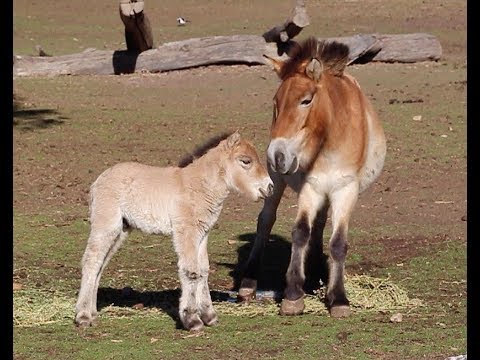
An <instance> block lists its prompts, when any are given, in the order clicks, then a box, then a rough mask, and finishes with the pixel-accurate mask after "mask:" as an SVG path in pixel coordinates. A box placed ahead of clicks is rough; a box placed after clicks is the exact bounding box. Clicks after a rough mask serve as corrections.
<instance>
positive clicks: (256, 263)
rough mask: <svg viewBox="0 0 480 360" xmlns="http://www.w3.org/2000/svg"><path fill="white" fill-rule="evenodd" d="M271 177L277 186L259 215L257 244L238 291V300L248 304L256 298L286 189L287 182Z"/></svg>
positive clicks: (254, 244) (251, 253) (248, 261)
mask: <svg viewBox="0 0 480 360" xmlns="http://www.w3.org/2000/svg"><path fill="white" fill-rule="evenodd" d="M270 176H271V178H272V179H273V181H274V184H275V185H274V187H273V195H272V196H270V197H267V198H266V199H265V203H264V205H263V208H262V211H261V212H260V214H259V215H258V220H257V235H256V236H255V242H254V243H253V248H252V250H251V251H250V255H249V257H248V260H247V263H246V266H245V271H244V275H243V279H242V282H241V284H240V289H239V290H238V300H239V301H241V302H248V301H250V300H252V299H254V298H255V292H256V290H257V280H258V276H259V272H260V268H261V263H262V259H263V251H264V248H265V242H266V241H267V239H268V237H269V236H270V232H271V231H272V227H273V224H275V220H276V218H277V208H278V205H279V203H280V200H281V199H282V195H283V192H284V191H285V187H286V184H285V182H284V181H283V180H282V179H281V178H279V177H278V176H274V174H271V175H270Z"/></svg>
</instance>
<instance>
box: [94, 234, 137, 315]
mask: <svg viewBox="0 0 480 360" xmlns="http://www.w3.org/2000/svg"><path fill="white" fill-rule="evenodd" d="M128 234H129V230H125V229H124V230H122V231H121V232H120V235H119V236H118V237H117V238H116V239H115V242H114V244H113V246H112V247H111V248H110V250H109V251H108V253H107V256H106V257H105V261H104V262H103V265H102V268H101V269H100V272H99V273H98V275H97V279H96V280H95V288H94V289H93V299H92V316H93V318H94V319H95V318H96V317H97V314H98V312H97V296H98V286H99V284H100V279H101V277H102V274H103V271H104V270H105V268H106V267H107V265H108V263H109V262H110V259H111V258H112V256H113V255H114V254H115V253H116V252H117V251H118V249H119V248H120V247H121V246H122V244H123V242H124V241H125V239H126V238H127V237H128Z"/></svg>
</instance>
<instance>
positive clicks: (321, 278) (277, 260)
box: [218, 233, 328, 300]
mask: <svg viewBox="0 0 480 360" xmlns="http://www.w3.org/2000/svg"><path fill="white" fill-rule="evenodd" d="M255 236H256V234H255V233H247V234H242V235H240V236H238V239H239V240H240V241H243V242H245V243H244V244H243V245H242V246H240V247H239V248H238V250H237V263H236V264H229V263H218V265H221V266H226V267H229V268H230V269H231V271H230V276H231V277H232V278H233V281H234V286H233V289H232V290H234V291H238V289H239V287H240V283H241V281H242V278H243V273H244V270H245V266H246V263H247V260H248V257H249V255H250V251H251V249H252V246H253V242H254V240H255ZM291 248H292V244H291V242H289V241H288V240H286V239H285V238H284V237H282V236H279V235H271V236H270V238H269V240H268V241H267V242H266V244H265V250H264V255H263V261H262V265H261V270H260V274H259V277H258V279H257V290H259V291H263V290H265V291H274V292H275V293H276V294H277V296H279V297H281V294H282V292H283V290H284V289H285V285H286V277H285V276H286V273H287V269H288V265H289V263H290V256H291ZM327 259H328V257H327V256H326V255H324V254H322V253H321V252H315V253H312V254H309V253H307V256H306V263H305V284H304V290H305V292H306V293H309V294H312V293H313V292H314V291H316V290H318V288H319V287H320V286H321V284H322V283H325V284H326V283H327V282H328V264H327ZM277 300H278V299H277Z"/></svg>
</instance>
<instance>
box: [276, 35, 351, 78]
mask: <svg viewBox="0 0 480 360" xmlns="http://www.w3.org/2000/svg"><path fill="white" fill-rule="evenodd" d="M349 52H350V50H349V48H348V46H347V45H345V44H342V43H339V42H336V41H331V42H326V41H325V40H322V41H319V40H317V39H316V38H314V37H309V38H307V39H306V40H305V41H303V43H301V44H298V45H297V46H296V47H295V48H294V49H293V50H292V53H291V54H290V58H289V59H288V60H287V61H286V62H285V64H284V65H283V67H282V70H281V73H280V78H281V79H285V78H286V77H288V76H289V75H292V74H293V73H295V72H298V71H299V68H300V66H301V65H302V64H304V63H305V62H306V61H309V60H311V59H314V58H315V59H318V60H319V61H320V62H321V63H322V65H323V71H324V72H326V73H329V74H332V75H336V76H341V75H342V74H343V70H344V69H345V67H346V66H347V61H348V54H349Z"/></svg>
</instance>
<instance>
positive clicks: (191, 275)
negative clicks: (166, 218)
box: [174, 225, 203, 331]
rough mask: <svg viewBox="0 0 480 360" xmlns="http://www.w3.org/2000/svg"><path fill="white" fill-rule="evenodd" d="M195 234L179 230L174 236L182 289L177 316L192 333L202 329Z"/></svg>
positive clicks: (200, 277)
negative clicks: (198, 300)
mask: <svg viewBox="0 0 480 360" xmlns="http://www.w3.org/2000/svg"><path fill="white" fill-rule="evenodd" d="M185 226H186V227H187V226H188V225H185ZM196 233H197V232H196V231H195V230H181V232H177V233H176V235H175V236H174V244H175V250H176V252H177V255H178V274H179V278H180V284H181V287H182V294H181V296H180V303H179V306H178V314H179V316H180V320H181V322H182V324H183V326H184V327H185V329H187V330H193V331H196V330H200V329H202V328H203V321H202V320H201V318H200V310H199V308H198V304H197V289H198V287H199V283H200V282H201V281H202V271H201V269H200V266H199V263H198V253H199V245H200V239H199V236H198V235H197V234H196Z"/></svg>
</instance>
